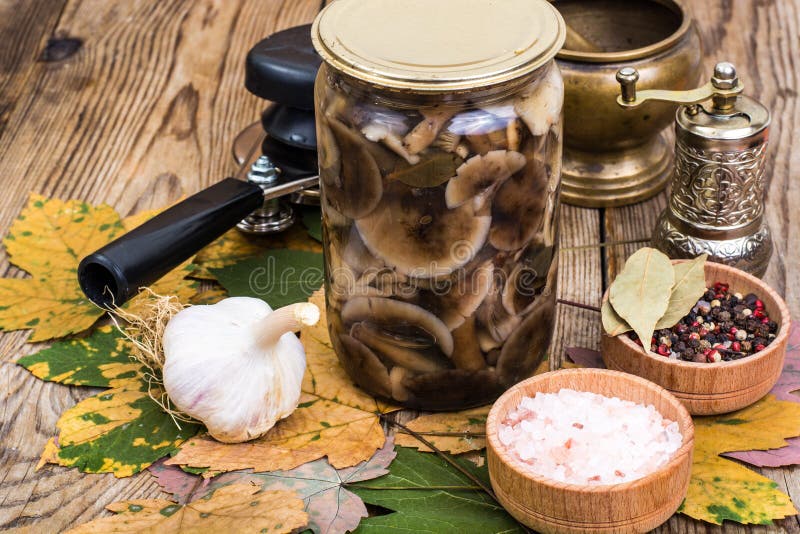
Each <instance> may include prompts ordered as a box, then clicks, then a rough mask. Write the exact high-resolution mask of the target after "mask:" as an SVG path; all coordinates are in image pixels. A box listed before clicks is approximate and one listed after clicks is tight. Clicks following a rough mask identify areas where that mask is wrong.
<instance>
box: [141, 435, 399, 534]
mask: <svg viewBox="0 0 800 534" xmlns="http://www.w3.org/2000/svg"><path fill="white" fill-rule="evenodd" d="M394 457H395V452H394V443H393V442H392V439H391V438H388V439H387V440H386V444H385V445H384V446H383V448H381V449H380V450H379V451H378V452H376V453H375V455H374V456H373V457H372V458H370V459H369V460H367V461H366V462H362V463H360V464H358V465H356V466H354V467H347V468H344V469H338V470H337V469H334V468H333V467H332V466H331V465H330V464H329V463H328V462H327V461H326V460H325V459H320V460H315V461H313V462H309V463H307V464H303V465H301V466H300V467H297V468H295V469H292V470H289V471H272V472H270V473H253V472H251V471H233V472H231V473H225V474H223V475H220V476H217V477H214V478H212V479H204V478H201V477H198V476H194V475H190V474H188V473H186V472H184V471H182V470H181V469H178V468H177V467H175V466H169V465H158V464H154V465H152V466H150V467H149V468H148V469H149V470H150V472H151V473H153V475H154V476H155V477H156V481H157V482H158V484H159V486H161V488H162V489H163V490H164V491H166V492H167V493H172V494H173V497H174V498H176V499H177V500H178V501H179V502H186V501H189V500H194V499H196V498H197V497H199V496H205V495H208V494H209V493H211V492H213V491H215V490H217V489H218V488H220V487H223V486H227V485H230V484H242V483H249V484H255V485H257V486H260V487H261V489H262V490H293V491H296V492H297V493H298V495H299V496H300V498H302V499H303V501H304V503H305V508H304V510H305V511H306V512H308V516H309V522H308V528H309V529H311V530H312V531H313V532H314V533H315V534H337V533H344V532H349V531H352V530H354V529H355V528H356V527H357V526H358V523H359V521H361V518H363V517H367V508H366V506H364V503H363V502H362V501H361V499H360V498H358V496H356V495H354V494H353V493H351V492H350V491H348V490H347V487H348V486H349V485H351V484H354V483H356V482H360V481H365V480H370V479H373V478H376V477H379V476H382V475H385V474H386V473H388V470H387V467H388V466H389V464H390V463H391V462H392V459H394Z"/></svg>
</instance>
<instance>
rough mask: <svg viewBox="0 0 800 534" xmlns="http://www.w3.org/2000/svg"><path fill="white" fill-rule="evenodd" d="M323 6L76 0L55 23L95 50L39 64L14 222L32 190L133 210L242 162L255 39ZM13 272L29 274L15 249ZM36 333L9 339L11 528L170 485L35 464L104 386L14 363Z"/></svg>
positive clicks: (11, 203) (22, 133)
mask: <svg viewBox="0 0 800 534" xmlns="http://www.w3.org/2000/svg"><path fill="white" fill-rule="evenodd" d="M319 6H320V2H319V0H300V1H298V0H271V1H270V2H263V1H260V0H237V1H230V2H228V1H226V2H217V1H212V0H206V1H194V0H184V1H176V2H158V1H155V0H154V1H150V2H144V1H143V2H106V1H104V0H85V1H81V0H71V1H70V2H69V3H68V4H67V5H66V8H65V9H64V12H63V14H62V16H61V18H60V20H59V21H58V25H57V27H56V28H55V30H54V33H55V34H58V35H71V36H77V37H80V38H82V39H83V40H84V46H83V48H82V49H81V50H80V51H79V52H78V53H77V54H75V55H74V56H72V57H69V58H67V59H65V60H64V61H62V62H60V63H57V64H54V63H50V64H45V63H36V64H35V65H34V67H33V70H32V71H31V74H30V76H29V78H28V85H30V89H29V90H28V91H27V92H25V93H24V94H21V95H20V98H19V101H18V102H17V104H16V106H15V107H14V109H13V110H12V111H11V113H10V114H9V116H8V121H7V126H6V130H5V133H4V135H3V136H2V138H0V165H2V168H3V169H4V178H3V185H4V191H3V193H4V194H3V196H2V198H0V233H3V234H5V232H6V231H7V230H8V227H9V225H10V224H11V222H12V220H13V219H14V217H16V214H17V213H18V212H19V209H20V208H21V207H22V206H23V205H24V203H25V199H26V197H27V195H28V193H29V191H31V190H34V191H37V192H40V193H43V194H46V195H50V196H57V197H60V198H81V199H85V200H89V201H92V202H107V203H110V204H111V205H113V206H114V207H115V208H117V210H118V211H120V213H122V214H128V213H133V212H136V211H140V210H142V209H147V208H149V207H159V206H163V205H165V204H166V203H168V202H169V201H174V200H175V199H176V198H178V197H179V196H181V195H183V194H187V193H191V192H194V191H197V190H199V189H200V188H202V187H205V186H208V185H210V184H211V183H213V182H215V181H217V180H219V179H221V178H223V177H224V176H225V175H227V174H230V173H231V172H232V171H233V169H234V164H233V162H232V159H231V156H230V145H231V142H232V140H233V138H234V136H235V135H236V134H237V133H238V131H239V130H240V129H241V128H243V127H244V126H245V125H247V124H249V123H251V122H253V121H254V120H256V119H257V118H258V116H259V113H260V111H261V110H262V109H263V108H264V107H265V106H266V103H265V102H263V101H260V100H259V99H258V98H256V97H254V96H252V95H250V94H249V93H248V92H247V91H246V90H245V89H244V87H243V80H244V77H243V75H244V72H243V64H244V56H245V54H246V52H247V50H248V49H249V48H250V47H251V46H252V45H253V44H255V42H256V41H258V40H259V39H261V38H263V37H266V36H267V35H268V34H270V33H272V32H273V31H275V30H277V29H281V28H284V27H288V26H293V25H296V24H300V23H303V22H308V21H310V20H311V19H312V18H313V16H314V15H315V13H316V12H317V10H318V9H319ZM6 7H7V5H5V4H3V8H6ZM48 31H50V30H48ZM18 33H22V32H19V31H18ZM0 271H5V272H6V273H7V275H16V276H23V274H22V273H19V272H18V271H17V270H16V269H13V268H9V267H8V262H7V258H4V260H3V263H2V264H0ZM24 338H25V336H24V335H22V334H19V333H16V334H4V335H3V336H2V337H0V354H2V360H3V363H2V365H0V384H2V386H3V389H4V394H3V395H4V398H3V401H4V402H3V408H2V412H0V413H2V419H0V421H2V423H0V424H2V427H0V435H2V436H3V443H2V449H0V484H2V487H3V490H4V491H3V492H0V528H22V529H30V530H31V531H36V532H56V531H61V530H63V529H64V528H65V527H66V526H69V525H74V524H76V523H81V522H84V521H88V520H90V519H92V518H93V517H95V516H97V515H99V514H102V513H104V512H103V507H104V506H105V505H106V504H109V503H111V502H114V501H117V500H120V499H124V498H147V497H155V496H163V495H162V494H161V492H160V490H159V489H158V486H157V485H156V484H155V483H154V482H153V481H152V479H151V477H150V475H149V474H141V475H138V476H135V477H131V478H127V479H115V478H114V477H113V476H112V475H85V474H82V473H80V472H78V471H77V470H74V469H64V468H58V467H46V468H44V469H43V470H42V471H39V472H34V467H35V465H36V463H37V461H38V455H39V453H40V452H41V450H42V448H43V446H44V444H45V442H46V440H47V439H48V438H49V437H51V436H52V434H53V433H54V431H55V422H56V420H57V419H58V416H59V415H60V414H61V413H62V412H63V411H64V410H65V409H67V408H69V407H70V406H72V405H73V404H74V403H75V402H77V401H78V400H80V399H82V398H85V397H86V396H88V395H90V394H92V391H91V390H89V389H87V388H68V387H64V386H59V385H55V384H47V383H43V382H40V381H38V380H36V379H35V378H33V377H32V376H31V375H29V374H28V373H27V372H26V371H25V370H24V369H22V368H20V367H17V366H15V365H14V364H12V363H10V360H14V359H16V358H17V357H18V356H20V355H22V354H25V353H28V352H32V351H33V350H35V349H38V348H40V347H31V346H27V345H24Z"/></svg>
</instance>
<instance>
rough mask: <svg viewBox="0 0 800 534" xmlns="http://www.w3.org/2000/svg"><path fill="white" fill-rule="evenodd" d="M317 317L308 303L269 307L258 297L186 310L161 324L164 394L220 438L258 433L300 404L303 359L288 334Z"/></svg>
mask: <svg viewBox="0 0 800 534" xmlns="http://www.w3.org/2000/svg"><path fill="white" fill-rule="evenodd" d="M318 320H319V308H317V306H315V305H314V304H311V303H307V302H303V303H299V304H292V305H289V306H285V307H283V308H280V309H278V310H275V311H274V312H273V311H272V308H270V307H269V305H268V304H267V303H265V302H264V301H262V300H259V299H255V298H249V297H231V298H227V299H224V300H222V301H220V302H218V303H217V304H213V305H209V306H191V307H189V308H186V309H184V310H182V311H180V312H179V313H178V314H176V315H175V316H174V317H172V319H170V321H169V323H168V324H167V327H166V329H165V330H164V337H163V346H164V359H165V362H164V370H163V373H164V388H165V389H166V391H167V395H169V398H170V400H171V401H172V403H173V404H174V405H175V406H176V407H177V408H178V409H180V410H181V411H183V412H185V413H186V414H188V415H190V416H192V417H194V418H195V419H198V420H199V421H202V422H203V423H204V424H205V425H206V428H207V429H208V432H209V433H210V434H211V435H212V436H213V437H214V438H215V439H217V440H219V441H223V442H226V443H239V442H242V441H247V440H250V439H254V438H257V437H259V436H262V435H263V434H265V433H266V432H267V431H268V430H269V429H271V428H272V427H273V426H274V425H275V423H276V422H278V421H279V420H280V419H283V418H284V417H287V416H288V415H289V414H291V413H292V412H293V411H294V409H295V408H296V407H297V403H298V400H299V398H300V385H301V383H302V380H303V373H304V372H305V363H306V359H305V350H304V349H303V345H302V344H301V343H300V340H299V339H297V336H295V335H294V334H293V333H292V332H295V331H297V330H299V329H300V327H301V326H302V325H312V324H315V323H316V322H317V321H318Z"/></svg>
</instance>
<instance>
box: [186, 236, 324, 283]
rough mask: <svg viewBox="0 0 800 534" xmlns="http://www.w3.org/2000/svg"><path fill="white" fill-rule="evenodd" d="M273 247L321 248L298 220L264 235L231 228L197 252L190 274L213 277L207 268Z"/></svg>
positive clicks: (249, 256)
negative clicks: (250, 233) (285, 228)
mask: <svg viewBox="0 0 800 534" xmlns="http://www.w3.org/2000/svg"><path fill="white" fill-rule="evenodd" d="M276 248H287V249H290V250H307V251H309V252H320V253H321V252H322V245H320V244H319V242H317V241H315V240H314V239H312V238H311V237H310V236H309V235H308V231H307V230H306V229H305V228H303V227H302V226H301V225H300V224H294V225H292V226H291V227H290V228H289V229H288V230H286V231H284V232H281V233H278V234H272V235H265V236H251V235H246V234H243V233H242V232H240V231H239V230H236V229H233V230H229V231H227V232H226V233H225V234H223V235H222V237H220V238H219V239H217V240H216V241H214V242H213V243H211V244H210V245H208V246H207V247H205V248H204V249H203V250H201V251H200V252H198V253H197V256H196V257H195V263H197V264H198V265H199V268H198V269H197V270H196V271H195V272H194V273H193V274H192V276H194V277H195V278H203V279H209V280H214V279H216V277H215V276H214V275H213V274H212V273H211V272H210V271H209V270H208V269H219V268H220V267H226V266H228V265H232V264H234V263H237V262H239V261H241V260H244V259H247V258H251V257H253V256H258V255H259V254H263V253H264V252H265V251H266V250H269V249H276Z"/></svg>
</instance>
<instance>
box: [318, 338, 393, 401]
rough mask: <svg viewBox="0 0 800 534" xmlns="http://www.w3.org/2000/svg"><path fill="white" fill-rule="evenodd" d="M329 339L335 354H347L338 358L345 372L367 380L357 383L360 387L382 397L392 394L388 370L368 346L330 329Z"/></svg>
mask: <svg viewBox="0 0 800 534" xmlns="http://www.w3.org/2000/svg"><path fill="white" fill-rule="evenodd" d="M337 340H338V341H337ZM331 341H332V342H333V346H334V350H335V351H336V353H337V354H346V355H347V357H346V358H342V357H340V358H339V361H340V362H341V363H342V366H343V367H344V369H345V371H347V374H348V375H350V376H351V377H354V378H355V377H364V378H366V379H367V380H368V382H366V383H362V384H359V385H360V386H361V387H363V388H365V389H368V390H369V391H373V392H375V393H377V394H378V395H383V396H384V397H391V396H392V386H391V383H390V381H389V370H388V369H386V366H385V365H383V363H381V361H380V359H379V358H378V357H377V356H376V355H375V353H374V352H372V351H371V350H370V349H369V347H367V346H366V345H364V344H363V343H361V342H360V341H359V340H357V339H354V338H353V337H351V336H348V335H347V334H341V335H339V333H338V332H334V331H333V330H331Z"/></svg>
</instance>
